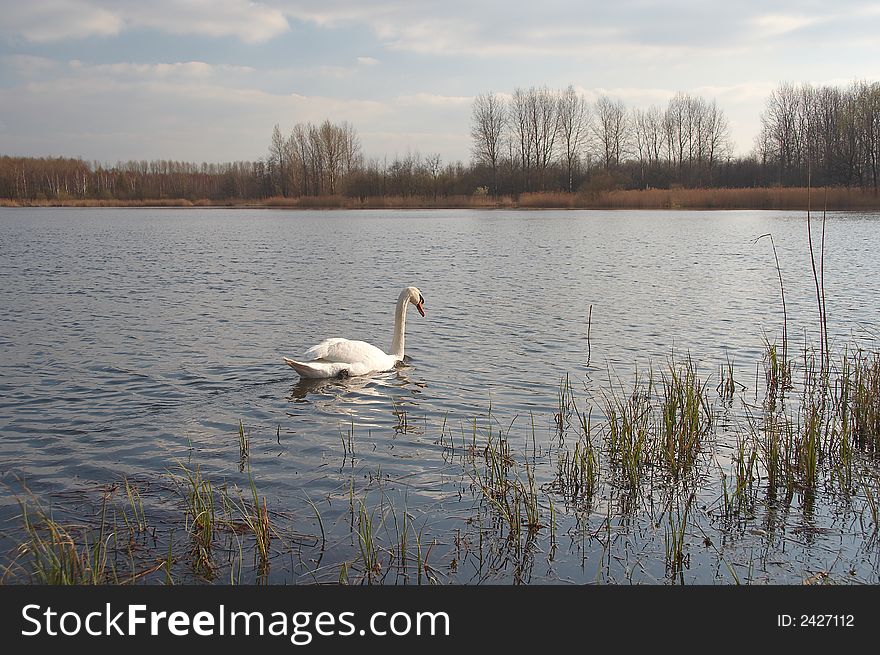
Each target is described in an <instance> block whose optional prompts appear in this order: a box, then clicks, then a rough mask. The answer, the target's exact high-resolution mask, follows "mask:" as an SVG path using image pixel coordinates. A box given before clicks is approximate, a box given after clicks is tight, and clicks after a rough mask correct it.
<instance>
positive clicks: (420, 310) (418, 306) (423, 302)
mask: <svg viewBox="0 0 880 655" xmlns="http://www.w3.org/2000/svg"><path fill="white" fill-rule="evenodd" d="M424 304H425V299H424V298H422V297H421V296H419V302H417V303H416V309H418V310H419V314H421V315H422V316H424V315H425V310H424V308H423V307H422V305H424Z"/></svg>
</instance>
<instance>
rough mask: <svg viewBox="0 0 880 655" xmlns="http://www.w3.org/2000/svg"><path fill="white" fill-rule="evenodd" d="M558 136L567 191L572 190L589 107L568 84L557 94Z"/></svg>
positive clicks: (583, 145) (586, 128)
mask: <svg viewBox="0 0 880 655" xmlns="http://www.w3.org/2000/svg"><path fill="white" fill-rule="evenodd" d="M557 112H558V116H559V138H560V140H561V142H562V143H561V144H560V145H561V153H560V154H561V157H562V161H563V164H564V165H565V172H566V178H567V180H568V190H569V192H571V191H574V173H575V171H576V169H577V167H578V166H579V164H580V160H581V155H582V153H583V151H584V149H585V147H586V143H587V137H588V134H589V129H590V107H589V105H588V104H587V101H586V99H585V98H584V97H583V96H582V95H580V94H579V93H577V91H575V90H574V87H573V86H569V87H568V88H567V89H565V91H563V92H562V93H561V94H560V95H559V101H558V109H557Z"/></svg>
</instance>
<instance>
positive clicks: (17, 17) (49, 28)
mask: <svg viewBox="0 0 880 655" xmlns="http://www.w3.org/2000/svg"><path fill="white" fill-rule="evenodd" d="M5 4H6V6H5V7H4V8H3V22H2V27H0V33H6V34H9V35H13V36H19V37H23V38H25V39H27V40H28V41H36V42H46V41H58V40H61V39H69V38H86V37H90V36H112V35H115V34H119V32H120V31H121V30H122V27H123V19H122V17H121V16H120V15H119V14H118V13H117V12H114V11H112V10H108V9H106V8H104V7H100V6H97V5H96V4H95V3H92V2H88V1H87V0H40V1H39V2H9V3H5Z"/></svg>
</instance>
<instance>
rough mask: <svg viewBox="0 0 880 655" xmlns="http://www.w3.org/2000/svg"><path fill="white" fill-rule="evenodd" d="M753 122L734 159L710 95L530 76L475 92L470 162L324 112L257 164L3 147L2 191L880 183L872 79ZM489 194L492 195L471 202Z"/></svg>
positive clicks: (351, 198)
mask: <svg viewBox="0 0 880 655" xmlns="http://www.w3.org/2000/svg"><path fill="white" fill-rule="evenodd" d="M761 124H762V129H761V132H760V134H759V135H758V137H757V138H756V141H755V145H754V148H753V150H752V151H751V152H750V153H749V154H748V155H744V156H738V157H735V156H733V155H732V154H731V153H732V144H731V143H730V137H729V130H728V122H727V118H726V116H725V114H724V111H723V110H722V109H720V108H719V107H718V106H717V105H716V103H715V101H714V100H707V99H705V98H702V97H699V96H694V95H689V94H683V93H680V94H678V95H676V96H675V97H673V98H672V99H671V100H670V101H669V102H668V103H667V104H666V106H664V107H658V106H654V107H650V108H648V109H638V108H635V109H632V108H627V107H626V106H625V105H624V103H623V102H621V101H620V100H616V99H613V98H610V97H606V96H603V97H600V98H599V99H598V100H597V101H595V102H588V101H587V100H586V98H585V97H584V96H583V95H581V94H579V93H577V92H576V91H575V89H574V88H573V87H569V88H567V89H564V90H561V91H556V90H550V89H548V88H546V87H541V88H534V87H533V88H530V89H516V90H515V91H514V92H513V93H512V94H505V95H502V94H495V93H486V94H481V95H479V96H477V97H476V98H475V100H474V103H473V106H472V118H471V138H472V159H471V161H470V162H469V163H467V164H465V163H462V162H443V161H442V159H441V157H440V155H437V154H428V155H422V154H420V153H418V152H411V153H407V154H406V155H403V156H397V157H395V158H394V159H392V160H388V159H382V160H379V159H365V158H364V157H363V155H362V151H361V143H360V138H359V136H358V134H357V130H356V129H355V128H354V126H352V125H350V124H348V123H340V124H336V123H331V122H330V121H324V122H323V123H321V124H312V123H299V124H297V125H296V126H294V128H293V130H292V131H291V132H290V133H289V134H287V135H285V134H284V133H282V131H281V129H280V127H279V126H277V125H276V126H275V129H274V130H273V133H272V136H271V139H270V146H269V151H268V153H267V154H266V155H265V156H264V157H262V158H261V159H259V160H257V161H255V162H235V163H227V164H191V163H184V162H175V161H149V162H148V161H133V162H125V163H117V164H115V165H107V164H102V163H98V162H93V163H90V162H85V161H83V160H80V159H70V158H27V157H9V156H0V199H5V200H6V201H7V204H10V203H11V204H30V203H37V204H40V203H46V202H49V203H51V202H54V201H58V202H61V203H68V202H70V203H73V202H75V201H86V200H94V201H96V202H98V203H105V202H106V203H112V201H120V202H125V203H130V204H138V203H143V202H147V201H151V200H152V201H168V200H182V201H187V202H198V201H202V202H211V203H222V202H226V201H230V202H231V201H235V202H240V201H248V200H253V201H257V202H261V203H264V204H274V205H276V206H307V205H312V206H319V205H321V203H320V202H317V203H309V202H305V201H303V202H299V201H297V202H290V203H288V202H286V201H285V200H284V199H299V198H303V199H305V198H318V197H328V198H339V199H340V200H338V201H336V200H334V201H332V202H328V203H327V204H330V205H334V204H336V205H339V204H341V205H344V206H352V205H355V206H357V205H358V204H359V205H362V206H366V205H376V204H381V203H376V202H375V201H373V200H370V199H377V198H398V199H406V198H424V199H426V202H428V204H437V202H438V199H443V198H449V199H453V198H454V199H456V200H455V203H460V202H462V198H468V197H475V198H486V199H487V200H488V199H489V198H496V199H500V198H507V199H514V201H515V202H518V201H519V198H520V196H522V195H524V194H526V195H527V194H533V195H531V196H529V197H530V198H532V199H534V198H549V197H550V196H549V195H547V194H551V193H556V192H562V193H568V194H574V195H579V196H582V197H583V198H585V200H580V201H578V200H572V201H566V203H567V204H572V203H573V204H574V205H575V206H590V205H591V203H592V202H593V201H591V200H586V198H592V199H594V200H595V199H596V198H598V197H599V195H600V194H607V193H608V192H612V191H615V190H621V191H625V190H637V189H642V190H645V189H704V188H722V189H723V188H728V189H732V188H739V189H742V188H763V187H774V186H776V187H805V186H807V185H808V184H809V185H812V186H814V187H818V186H823V187H851V188H860V189H861V190H863V191H866V190H870V191H872V192H873V193H875V194H876V193H877V190H878V172H880V171H878V166H880V83H877V82H874V83H866V82H859V83H854V84H852V85H850V86H848V87H845V88H841V87H831V86H824V87H814V86H811V85H802V86H792V85H789V84H784V85H781V86H779V87H778V88H777V89H776V90H775V91H773V93H772V94H771V95H770V97H769V98H768V99H767V102H766V106H765V109H764V112H763V113H762V116H761ZM268 199H281V200H280V201H274V202H271V201H269V200H268ZM398 202H400V203H402V204H407V201H405V200H400V201H398V200H395V203H398ZM505 202H507V201H505ZM393 204H394V203H392V205H393ZM485 204H491V203H486V202H485V201H483V200H481V201H479V202H477V203H476V205H477V206H483V205H485Z"/></svg>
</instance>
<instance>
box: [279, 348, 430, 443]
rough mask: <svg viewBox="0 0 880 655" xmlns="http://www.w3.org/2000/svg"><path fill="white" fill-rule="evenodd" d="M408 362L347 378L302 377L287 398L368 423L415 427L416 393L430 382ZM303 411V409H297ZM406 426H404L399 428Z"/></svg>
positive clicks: (368, 424) (411, 429)
mask: <svg viewBox="0 0 880 655" xmlns="http://www.w3.org/2000/svg"><path fill="white" fill-rule="evenodd" d="M411 371H412V368H411V367H410V366H408V365H406V364H404V363H400V364H398V367H397V368H395V369H394V370H393V371H389V372H388V373H382V374H379V375H371V376H370V375H365V376H359V377H352V378H345V379H338V378H334V379H307V378H301V379H300V380H298V381H297V383H296V384H294V385H293V387H292V388H291V389H290V393H289V394H288V396H287V400H288V401H290V402H291V403H294V406H296V405H297V404H307V405H309V406H310V407H311V408H313V409H318V410H319V411H321V412H323V413H325V414H332V415H336V416H338V417H340V418H344V420H345V421H346V422H348V421H355V422H357V423H358V424H359V425H361V426H364V427H381V426H383V425H385V426H388V425H391V426H396V427H395V430H396V431H406V432H411V431H414V430H415V426H414V424H413V420H414V416H415V415H414V414H413V411H414V410H415V409H416V408H418V401H417V398H416V397H415V396H416V395H417V394H419V393H421V390H422V389H423V388H425V387H426V386H427V385H426V384H425V383H424V382H422V381H421V380H416V379H413V378H412V377H411V376H410V373H411ZM294 413H296V414H299V413H300V411H296V412H294ZM401 426H404V427H405V429H404V430H399V429H398V428H400V427H401Z"/></svg>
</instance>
